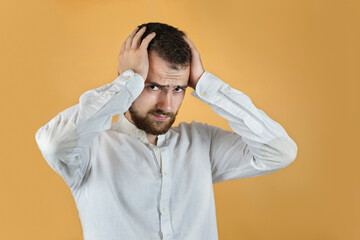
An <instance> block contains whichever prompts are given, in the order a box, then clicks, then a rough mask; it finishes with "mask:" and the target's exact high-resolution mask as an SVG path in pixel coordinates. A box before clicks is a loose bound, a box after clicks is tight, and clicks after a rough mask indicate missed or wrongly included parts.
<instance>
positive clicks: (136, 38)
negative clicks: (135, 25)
mask: <svg viewBox="0 0 360 240" xmlns="http://www.w3.org/2000/svg"><path fill="white" fill-rule="evenodd" d="M145 31H146V26H143V27H142V28H141V29H140V30H139V31H138V32H137V33H136V35H135V36H134V38H133V41H132V44H131V47H133V48H137V47H138V46H139V45H140V39H141V37H142V35H143V34H144V32H145Z"/></svg>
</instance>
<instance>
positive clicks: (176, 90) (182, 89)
mask: <svg viewBox="0 0 360 240" xmlns="http://www.w3.org/2000/svg"><path fill="white" fill-rule="evenodd" d="M174 91H175V92H177V93H181V92H183V91H185V88H182V87H176V88H174Z"/></svg>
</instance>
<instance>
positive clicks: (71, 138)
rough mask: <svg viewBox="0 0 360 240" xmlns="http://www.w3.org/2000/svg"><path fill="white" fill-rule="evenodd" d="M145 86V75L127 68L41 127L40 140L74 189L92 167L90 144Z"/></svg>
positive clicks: (51, 162)
mask: <svg viewBox="0 0 360 240" xmlns="http://www.w3.org/2000/svg"><path fill="white" fill-rule="evenodd" d="M143 88H144V80H143V79H142V77H141V76H140V75H138V74H136V73H134V72H133V71H132V70H127V71H125V72H123V73H122V74H121V75H120V76H118V77H117V78H116V79H115V80H114V81H113V82H112V83H109V84H107V85H104V86H101V87H99V88H96V89H93V90H89V91H87V92H85V93H84V94H82V95H81V96H80V99H79V103H78V104H76V105H74V106H72V107H70V108H68V109H66V110H64V111H62V112H60V113H59V114H58V115H57V116H55V117H54V118H53V119H52V120H51V121H50V122H48V123H47V124H46V125H44V126H43V127H41V128H40V129H39V130H38V131H37V132H36V135H35V139H36V142H37V144H38V146H39V148H40V151H41V153H42V154H43V156H44V158H45V160H46V161H47V162H48V164H49V165H50V166H51V167H52V169H54V171H56V172H57V173H58V174H59V175H60V176H62V177H63V179H64V180H65V182H66V183H67V185H68V186H69V187H70V188H71V189H73V188H75V187H76V186H79V185H80V184H81V181H82V179H83V177H84V176H85V174H86V173H87V172H88V171H89V170H90V168H91V165H90V146H91V143H92V140H93V139H94V138H95V137H96V136H97V135H98V133H99V132H101V131H105V130H107V129H109V128H110V127H111V121H112V117H113V116H114V115H116V114H119V113H124V112H125V111H126V110H127V109H128V108H129V107H130V106H131V104H132V102H133V101H134V100H135V99H136V98H137V97H138V96H139V95H140V93H141V91H142V90H143Z"/></svg>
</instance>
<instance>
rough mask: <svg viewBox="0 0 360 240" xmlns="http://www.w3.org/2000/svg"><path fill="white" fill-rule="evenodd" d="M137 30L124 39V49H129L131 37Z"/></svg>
mask: <svg viewBox="0 0 360 240" xmlns="http://www.w3.org/2000/svg"><path fill="white" fill-rule="evenodd" d="M138 29H139V28H138V27H137V28H135V29H134V31H132V32H131V33H130V35H129V36H128V37H127V38H126V41H125V43H126V44H125V49H126V48H129V47H131V42H132V39H133V37H134V35H135V34H136V32H137V30H138Z"/></svg>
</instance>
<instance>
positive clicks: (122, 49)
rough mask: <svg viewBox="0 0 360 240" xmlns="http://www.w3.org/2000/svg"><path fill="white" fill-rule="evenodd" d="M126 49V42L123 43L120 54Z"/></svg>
mask: <svg viewBox="0 0 360 240" xmlns="http://www.w3.org/2000/svg"><path fill="white" fill-rule="evenodd" d="M124 50H125V43H123V44H122V45H121V50H120V54H121V53H123V52H124Z"/></svg>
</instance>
